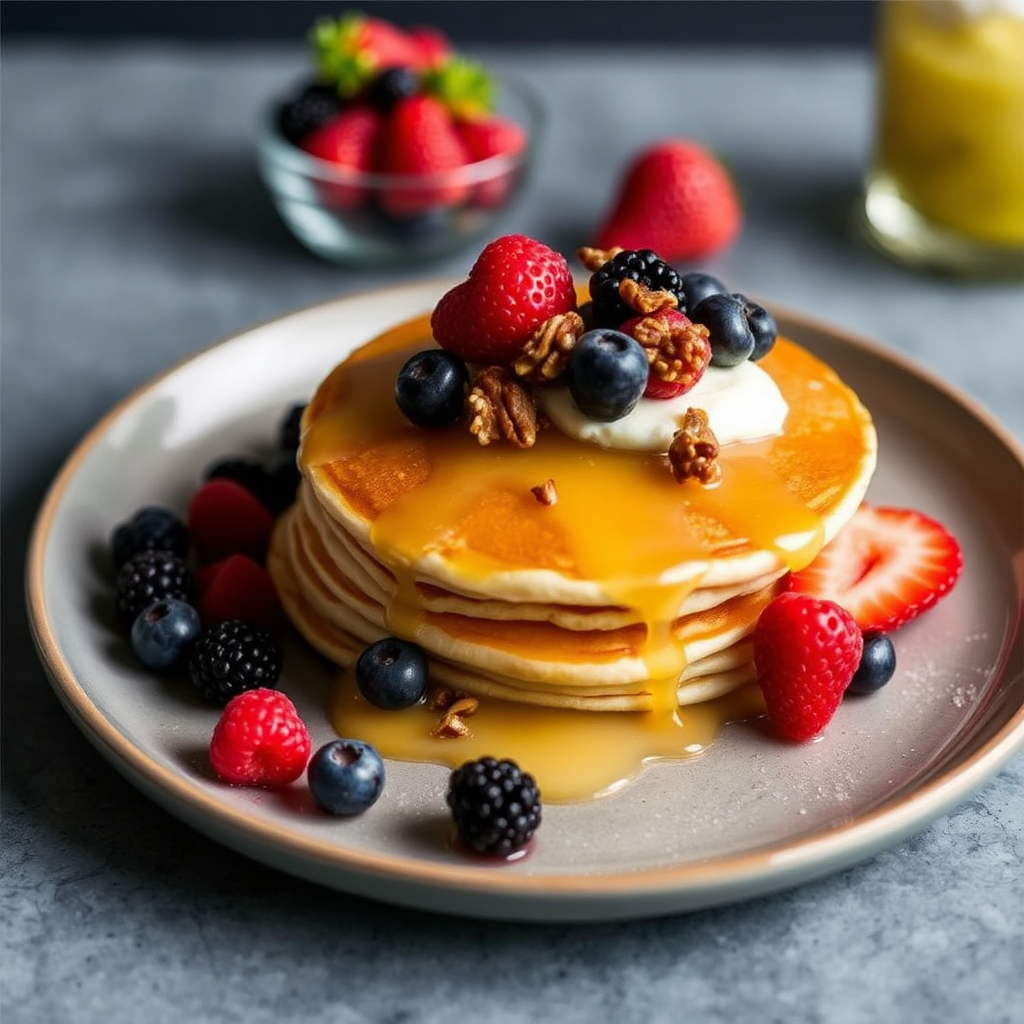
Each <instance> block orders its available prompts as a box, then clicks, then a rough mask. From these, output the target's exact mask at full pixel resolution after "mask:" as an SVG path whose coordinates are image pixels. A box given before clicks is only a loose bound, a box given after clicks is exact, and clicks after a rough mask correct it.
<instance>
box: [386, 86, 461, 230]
mask: <svg viewBox="0 0 1024 1024" xmlns="http://www.w3.org/2000/svg"><path fill="white" fill-rule="evenodd" d="M379 154H380V158H379V161H378V164H377V170H378V171H380V172H381V173H382V174H390V175H443V176H444V177H443V178H442V179H440V180H437V181H435V182H433V183H431V184H430V185H419V184H416V185H412V184H410V185H401V186H399V185H385V186H382V188H381V190H380V203H381V205H382V206H383V207H384V209H385V210H387V211H388V212H389V213H391V214H394V215H395V216H399V217H409V216H413V215H414V214H417V213H423V212H425V211H426V210H430V209H432V208H434V207H437V206H454V205H455V204H456V203H459V202H461V201H462V200H463V199H465V198H466V195H467V194H468V193H469V183H468V181H467V180H465V179H464V178H462V177H461V176H459V175H456V174H452V173H447V172H452V171H455V170H456V169H457V168H460V167H463V166H465V165H466V164H468V163H469V162H470V160H469V156H468V154H467V153H466V147H465V146H463V144H462V141H461V139H460V138H459V136H458V134H457V133H456V131H455V125H454V123H453V121H452V118H451V115H450V114H449V113H448V111H447V109H446V108H445V106H444V105H443V104H442V103H441V102H440V101H439V100H437V99H435V98H434V97H433V96H410V97H408V98H407V99H402V100H399V101H398V102H397V103H396V104H395V106H394V109H393V110H392V111H391V115H390V116H389V117H388V119H387V121H386V122H385V124H384V129H383V131H382V132H381V141H380V149H379Z"/></svg>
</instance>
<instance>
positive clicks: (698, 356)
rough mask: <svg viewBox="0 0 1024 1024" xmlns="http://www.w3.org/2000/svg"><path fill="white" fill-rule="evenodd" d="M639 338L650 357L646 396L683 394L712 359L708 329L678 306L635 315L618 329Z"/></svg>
mask: <svg viewBox="0 0 1024 1024" xmlns="http://www.w3.org/2000/svg"><path fill="white" fill-rule="evenodd" d="M619 330H620V331H622V332H623V334H629V335H631V336H632V337H634V338H636V339H637V341H639V342H640V343H641V344H642V345H643V346H644V350H645V351H646V352H647V354H648V358H649V359H651V366H650V369H649V371H648V375H647V387H646V388H645V389H644V398H660V399H665V398H675V397H676V396H677V395H684V394H686V392H687V391H689V390H690V389H691V388H692V387H693V386H694V385H695V384H696V383H697V381H699V380H700V379H701V377H703V376H704V371H705V370H706V369H707V368H708V363H710V362H711V342H710V341H709V340H708V332H707V328H705V327H702V326H701V325H700V324H694V323H692V322H691V320H690V318H689V317H688V316H686V315H685V314H684V313H680V312H679V310H678V309H672V308H666V309H659V310H658V311H657V312H656V313H649V314H647V315H646V316H635V317H633V318H632V319H630V320H627V321H626V322H625V323H624V324H622V326H621V327H620V328H619Z"/></svg>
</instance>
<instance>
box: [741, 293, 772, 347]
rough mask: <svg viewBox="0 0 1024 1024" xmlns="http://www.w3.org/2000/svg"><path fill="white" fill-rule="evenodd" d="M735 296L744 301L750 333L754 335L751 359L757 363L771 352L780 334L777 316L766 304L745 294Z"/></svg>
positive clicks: (744, 310) (744, 312) (744, 311)
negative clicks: (758, 302)
mask: <svg viewBox="0 0 1024 1024" xmlns="http://www.w3.org/2000/svg"><path fill="white" fill-rule="evenodd" d="M734 297H735V298H737V299H739V300H740V301H741V302H742V303H743V316H744V317H745V318H746V321H747V326H748V327H749V328H750V333H751V334H753V336H754V351H753V352H751V353H750V361H751V362H753V363H756V362H757V361H758V360H759V359H763V358H764V357H765V356H766V355H768V353H769V352H771V350H772V348H773V347H774V345H775V340H776V339H777V338H778V336H779V329H778V327H777V326H776V324H775V317H773V316H772V315H771V313H769V312H768V310H767V309H765V308H764V306H759V305H758V304H757V303H756V302H751V301H750V299H748V298H747V297H746V296H745V295H736V296H734Z"/></svg>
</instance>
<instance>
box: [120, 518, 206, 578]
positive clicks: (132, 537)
mask: <svg viewBox="0 0 1024 1024" xmlns="http://www.w3.org/2000/svg"><path fill="white" fill-rule="evenodd" d="M149 550H153V551H170V552H171V553H172V554H175V555H178V556H179V557H180V558H184V557H185V556H186V555H187V554H188V528H187V527H186V526H185V524H184V523H183V522H182V521H181V520H180V519H179V518H178V517H177V516H176V515H175V514H174V513H173V512H171V511H170V509H166V508H161V507H160V506H158V505H147V506H145V507H144V508H140V509H139V510H138V511H137V512H136V513H135V514H134V515H133V516H132V517H131V519H129V520H127V521H125V522H123V523H118V525H117V526H116V527H115V529H114V532H113V534H112V535H111V538H110V551H111V554H112V555H113V558H114V566H115V568H117V569H120V568H121V566H122V565H124V563H125V562H127V561H128V559H129V558H131V557H132V555H137V554H138V553H139V552H140V551H149Z"/></svg>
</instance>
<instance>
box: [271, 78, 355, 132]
mask: <svg viewBox="0 0 1024 1024" xmlns="http://www.w3.org/2000/svg"><path fill="white" fill-rule="evenodd" d="M340 109H341V99H340V98H339V96H338V91H337V89H335V88H334V86H331V85H321V84H319V83H314V84H312V85H307V86H306V88H305V89H303V90H302V92H301V93H299V95H298V96H296V97H295V98H294V99H292V100H289V101H288V102H287V103H285V105H284V106H283V107H282V108H281V113H280V115H279V117H278V127H279V128H280V129H281V134H282V135H283V136H284V137H285V138H286V139H287V140H288V141H289V142H290V143H292V144H293V145H295V146H297V145H299V144H300V143H301V142H302V140H303V139H304V138H305V137H306V136H307V135H309V134H310V132H312V131H315V130H316V129H317V128H319V127H320V126H321V125H322V124H323V123H324V122H325V121H327V120H328V119H329V118H331V117H333V116H334V115H335V114H337V113H338V111H339V110H340Z"/></svg>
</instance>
